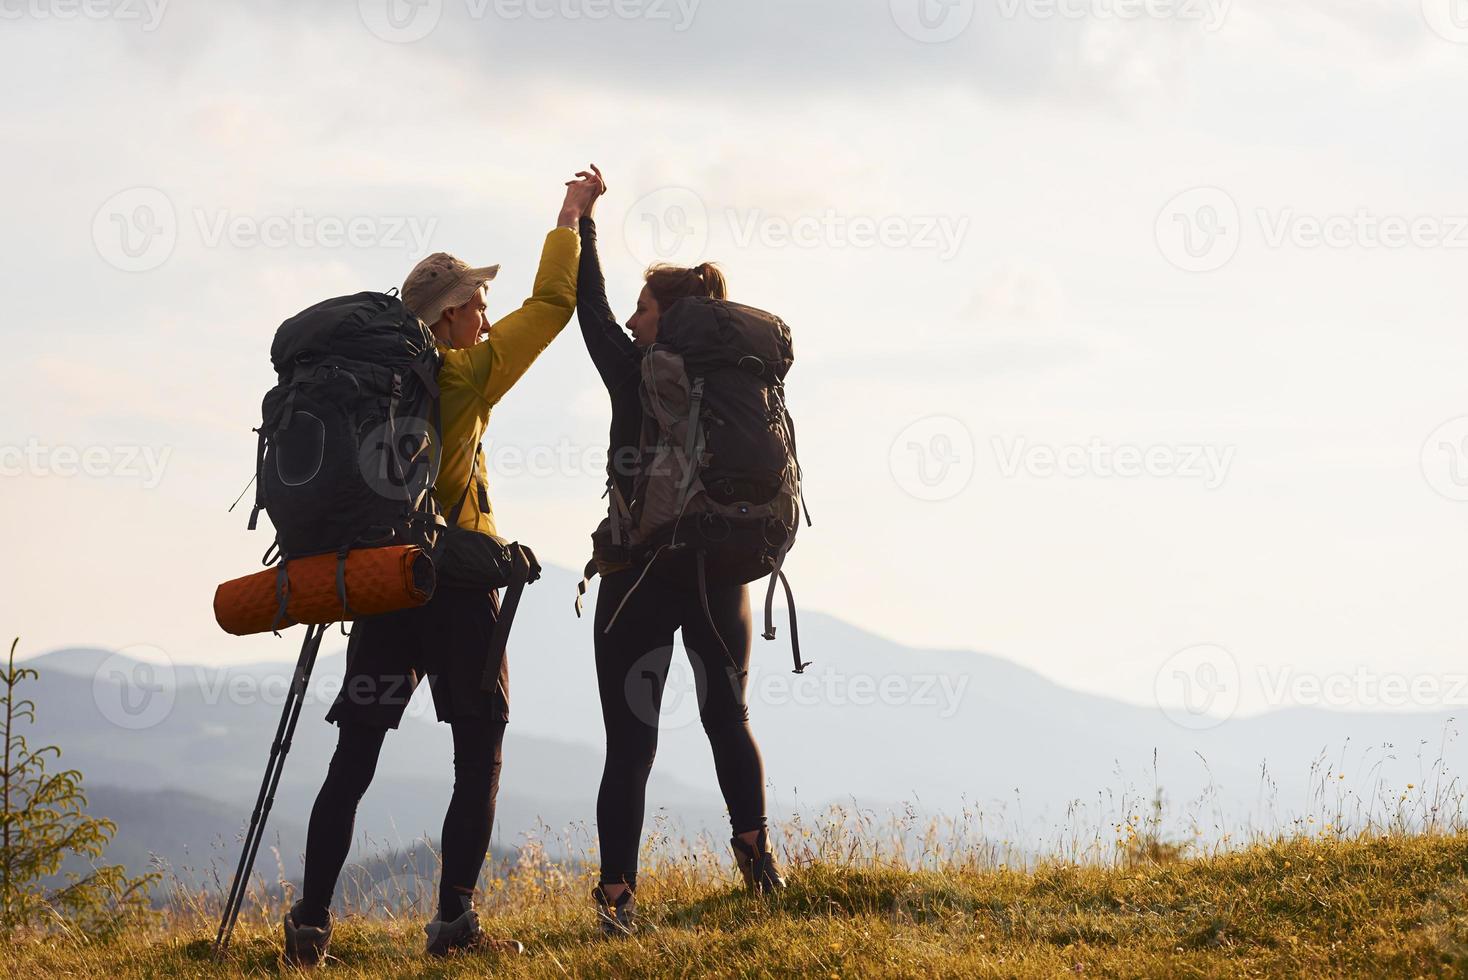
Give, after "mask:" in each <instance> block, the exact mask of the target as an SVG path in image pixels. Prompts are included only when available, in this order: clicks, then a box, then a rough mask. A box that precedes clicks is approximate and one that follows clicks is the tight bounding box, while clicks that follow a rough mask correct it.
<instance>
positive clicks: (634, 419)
mask: <svg viewBox="0 0 1468 980" xmlns="http://www.w3.org/2000/svg"><path fill="white" fill-rule="evenodd" d="M576 283H577V285H576V319H577V321H578V322H579V323H580V324H581V339H582V340H584V341H585V342H586V352H587V353H588V354H590V355H591V363H592V364H594V365H596V371H597V373H598V374H600V375H601V380H602V383H603V384H605V385H606V386H607V394H608V395H609V396H610V397H611V400H612V425H611V430H610V433H609V435H610V438H609V443H608V446H607V459H608V461H609V465H610V471H611V474H612V479H613V481H614V482H615V484H616V487H617V490H618V491H619V492H621V494H622V499H623V500H626V501H629V502H630V501H631V499H632V466H633V464H634V463H635V462H636V459H637V452H638V445H639V441H640V439H641V434H642V395H641V390H640V382H641V378H642V351H641V350H639V349H638V347H637V345H636V344H634V343H633V342H632V338H631V337H629V336H628V335H627V332H626V331H625V330H623V329H622V327H621V325H620V324H618V323H617V319H616V317H614V316H613V315H612V308H611V306H610V305H609V304H608V303H607V284H606V279H605V278H604V277H603V276H602V271H601V258H600V257H599V256H598V255H597V252H596V222H595V221H593V220H592V219H590V218H582V219H581V268H580V271H579V273H578V274H577V279H576Z"/></svg>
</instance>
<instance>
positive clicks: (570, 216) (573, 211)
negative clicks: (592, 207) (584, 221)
mask: <svg viewBox="0 0 1468 980" xmlns="http://www.w3.org/2000/svg"><path fill="white" fill-rule="evenodd" d="M580 223H581V210H580V209H579V208H573V207H564V208H561V216H560V217H559V218H557V219H556V227H557V228H575V227H576V226H577V225H578V224H580Z"/></svg>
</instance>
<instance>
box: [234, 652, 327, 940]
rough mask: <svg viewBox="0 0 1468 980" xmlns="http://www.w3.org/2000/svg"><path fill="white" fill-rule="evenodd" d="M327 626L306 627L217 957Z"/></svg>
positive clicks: (237, 911) (272, 798)
mask: <svg viewBox="0 0 1468 980" xmlns="http://www.w3.org/2000/svg"><path fill="white" fill-rule="evenodd" d="M326 629H327V625H326V624H324V625H321V626H308V627H306V638H305V640H304V641H302V643H301V655H300V658H299V659H298V660H297V661H296V672H295V677H294V678H293V679H292V680H291V687H290V692H289V693H288V694H287V695H286V700H285V710H284V711H282V712H281V715H280V725H279V727H277V728H276V730H275V740H274V741H273V742H271V743H270V762H269V764H268V765H267V766H266V768H265V778H264V779H262V780H261V782H260V795H259V797H258V798H257V799H256V800H255V810H254V812H253V813H251V814H250V829H249V830H248V831H247V832H246V834H245V844H244V848H243V850H242V851H241V853H240V864H239V867H238V868H236V869H235V873H234V882H233V883H232V884H231V885H230V889H229V901H228V902H226V903H225V906H224V915H223V917H222V918H221V919H220V920H219V933H218V935H216V936H215V937H214V955H215V956H216V957H222V956H223V955H224V951H225V949H227V948H228V947H229V938H230V935H231V934H232V933H233V932H234V924H235V920H236V919H238V918H239V914H240V906H241V905H243V904H244V900H245V892H246V890H247V889H248V887H249V883H250V874H251V872H252V871H253V870H254V867H255V854H256V852H257V851H259V849H260V839H261V838H262V837H264V836H265V821H266V819H267V818H268V817H269V816H270V807H271V804H273V803H274V802H275V790H276V787H277V786H279V785H280V774H281V772H282V771H283V770H284V769H285V756H286V753H287V752H289V751H290V750H291V737H292V736H293V735H294V734H295V731H296V720H297V719H298V718H300V716H301V705H302V704H304V703H305V700H306V683H307V682H308V681H309V680H310V679H311V668H312V667H314V666H315V665H316V651H318V650H320V649H321V638H322V637H323V636H325V635H326Z"/></svg>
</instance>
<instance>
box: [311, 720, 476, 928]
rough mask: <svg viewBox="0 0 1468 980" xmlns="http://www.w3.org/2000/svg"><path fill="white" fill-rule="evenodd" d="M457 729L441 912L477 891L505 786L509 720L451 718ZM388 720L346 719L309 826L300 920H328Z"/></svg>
mask: <svg viewBox="0 0 1468 980" xmlns="http://www.w3.org/2000/svg"><path fill="white" fill-rule="evenodd" d="M449 725H450V727H451V728H452V729H453V732H454V795H453V797H452V799H450V800H449V808H448V811H447V812H446V813H445V814H444V818H443V838H442V840H441V842H440V845H439V846H440V847H441V848H442V851H443V870H442V877H441V878H440V880H439V889H438V901H439V917H440V918H443V919H446V920H452V919H456V918H458V917H459V915H460V914H462V913H461V909H462V902H461V901H460V899H461V898H468V897H469V896H471V895H473V893H474V885H475V883H476V882H477V881H478V880H479V871H480V869H481V868H483V866H484V856H485V855H486V854H487V853H488V852H489V835H490V830H491V829H492V828H493V827H494V804H495V797H496V796H498V794H499V782H500V765H501V762H502V760H503V751H502V750H503V744H504V738H505V723H504V722H503V721H499V720H497V719H490V718H485V717H474V718H460V719H457V720H454V721H451V722H450V723H449ZM386 735H387V729H385V728H370V727H368V726H365V725H357V724H351V723H343V724H342V725H341V728H340V731H339V733H338V735H337V741H336V752H335V753H333V755H332V757H331V766H330V767H329V768H328V769H327V772H326V781H325V782H324V783H322V785H321V792H320V793H318V794H317V795H316V805H315V806H314V807H312V808H311V824H310V827H309V828H308V829H307V832H306V871H305V878H304V881H303V882H302V886H301V898H302V907H301V910H300V915H299V918H300V920H301V921H302V922H303V923H305V924H308V925H324V924H325V922H326V918H327V915H326V910H327V908H328V907H329V906H330V905H331V897H332V894H333V893H334V892H335V891H336V880H337V877H338V876H339V875H340V874H341V869H342V865H343V864H344V863H345V862H346V859H347V853H348V852H349V851H350V850H351V847H352V825H353V823H354V822H355V819H356V815H357V804H358V803H359V802H361V799H362V795H363V794H364V793H366V792H367V787H368V785H369V784H370V783H371V782H372V774H373V772H375V771H376V769H377V756H378V753H379V752H381V751H382V741H383V738H384V736H386Z"/></svg>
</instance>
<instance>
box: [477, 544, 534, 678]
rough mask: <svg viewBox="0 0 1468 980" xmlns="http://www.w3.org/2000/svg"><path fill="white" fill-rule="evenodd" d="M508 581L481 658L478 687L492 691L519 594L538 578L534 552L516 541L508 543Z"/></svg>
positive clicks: (507, 644) (518, 603) (507, 640)
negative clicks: (485, 656) (509, 563)
mask: <svg viewBox="0 0 1468 980" xmlns="http://www.w3.org/2000/svg"><path fill="white" fill-rule="evenodd" d="M510 558H511V569H510V584H509V586H508V587H507V588H506V589H505V601H504V602H503V603H501V604H500V608H499V615H498V616H496V617H495V621H494V632H493V633H491V634H490V640H489V659H488V660H486V661H485V662H484V675H483V676H482V677H481V678H480V679H479V687H480V689H481V690H485V691H493V690H494V689H495V687H496V686H497V685H498V684H499V680H500V673H499V671H500V664H501V663H502V662H503V661H504V659H505V649H506V648H507V647H508V646H509V642H510V627H511V626H513V625H514V623H515V611H516V610H517V609H519V608H520V596H521V595H522V594H523V593H524V592H525V586H526V585H527V584H528V583H530V582H534V581H536V580H537V579H539V578H540V571H541V569H540V562H539V561H537V560H536V558H535V552H533V551H531V550H530V549H529V548H527V547H525V545H523V544H520V543H519V542H518V541H516V542H514V543H512V544H511V545H510Z"/></svg>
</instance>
